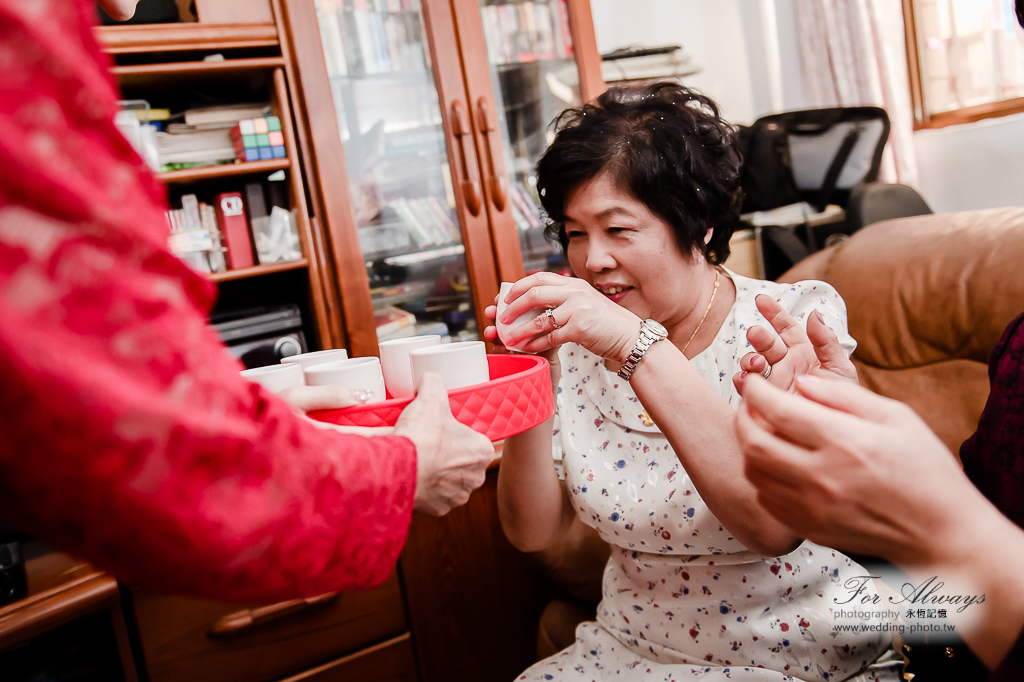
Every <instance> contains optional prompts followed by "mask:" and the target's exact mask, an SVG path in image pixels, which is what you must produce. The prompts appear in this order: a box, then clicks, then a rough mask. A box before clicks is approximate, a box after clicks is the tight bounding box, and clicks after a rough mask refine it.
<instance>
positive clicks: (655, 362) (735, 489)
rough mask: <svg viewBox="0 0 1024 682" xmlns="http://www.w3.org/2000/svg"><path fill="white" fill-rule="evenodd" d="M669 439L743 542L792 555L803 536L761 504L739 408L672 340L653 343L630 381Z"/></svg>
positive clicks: (707, 497)
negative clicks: (748, 466)
mask: <svg viewBox="0 0 1024 682" xmlns="http://www.w3.org/2000/svg"><path fill="white" fill-rule="evenodd" d="M630 384H631V385H632V387H633V390H634V391H635V392H636V394H637V397H638V398H640V402H641V403H642V404H643V406H644V408H645V409H646V410H647V413H648V414H649V415H650V416H651V418H652V419H653V420H654V421H655V423H656V424H657V425H658V428H659V429H661V431H662V433H664V434H665V436H666V437H667V438H668V441H669V443H671V445H672V448H673V449H674V450H675V452H676V455H677V456H678V457H679V460H680V462H681V463H682V465H683V468H684V469H685V470H686V473H687V475H689V477H690V480H692V481H693V484H694V486H695V487H696V488H697V492H698V493H699V494H700V496H701V498H702V499H703V500H704V502H705V503H706V504H707V505H708V508H709V509H710V510H711V512H712V513H713V514H714V515H715V516H716V517H717V518H718V520H719V521H721V522H722V525H724V526H725V527H726V528H727V529H729V531H730V532H731V533H732V534H733V535H734V536H735V537H736V539H737V540H739V541H740V542H741V543H743V545H745V546H746V547H748V548H749V549H751V550H752V551H754V552H758V553H761V554H764V555H767V556H779V555H782V554H788V553H789V552H791V551H793V550H794V549H795V548H796V547H797V546H799V544H800V538H798V537H797V536H796V535H794V534H793V533H792V531H790V530H789V529H787V528H786V526H784V525H783V524H782V523H780V522H779V521H777V520H776V519H774V518H773V517H772V516H771V515H769V514H768V513H767V512H766V511H764V509H763V508H762V507H761V506H760V505H759V504H758V503H757V491H756V489H755V488H754V487H753V485H751V483H750V482H749V481H748V480H747V478H746V477H745V476H744V474H743V455H742V452H741V451H740V446H739V442H738V440H737V439H736V434H735V429H734V428H733V420H734V419H735V411H734V410H733V409H732V407H730V406H729V405H728V404H727V403H726V402H725V401H724V400H722V398H721V397H720V396H719V395H718V394H716V393H715V391H714V390H713V389H712V388H711V387H710V386H708V384H707V382H706V381H704V379H703V378H702V377H701V376H700V374H699V373H698V372H697V371H696V370H695V369H694V368H693V366H692V365H691V364H690V362H689V361H688V360H687V359H686V357H685V356H684V355H683V354H682V353H681V352H680V351H679V349H678V348H676V347H675V346H674V345H672V344H671V343H670V342H667V341H663V342H661V343H656V344H654V345H653V346H651V348H650V350H648V351H647V353H646V355H645V357H644V359H643V361H642V362H641V363H640V364H639V366H637V368H636V371H635V372H634V373H633V377H632V379H631V381H630Z"/></svg>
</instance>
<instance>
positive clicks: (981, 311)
mask: <svg viewBox="0 0 1024 682" xmlns="http://www.w3.org/2000/svg"><path fill="white" fill-rule="evenodd" d="M779 279H780V281H784V282H796V281H799V280H805V279H820V280H823V281H825V282H828V283H830V284H832V285H833V286H834V287H835V288H836V289H837V290H838V291H839V293H840V295H842V297H843V298H844V299H845V300H846V305H847V308H848V313H849V321H850V333H851V334H852V335H853V337H854V338H855V339H857V341H858V347H857V350H856V352H855V353H854V355H853V360H854V362H855V363H856V365H857V369H858V371H859V372H860V380H861V383H862V384H864V385H865V386H867V387H869V388H871V389H872V390H873V391H875V392H877V393H880V394H882V395H885V396H889V397H891V398H895V399H897V400H901V401H903V402H906V403H907V404H909V405H910V406H912V407H913V408H914V409H915V410H917V412H918V413H919V414H920V415H921V416H922V417H923V418H924V420H925V421H926V422H928V424H929V426H931V427H932V429H934V430H935V432H936V433H937V434H938V435H939V436H940V437H941V438H942V440H943V441H944V442H945V443H946V445H948V446H949V448H950V449H951V450H952V451H953V452H954V453H957V452H958V451H959V447H960V443H961V442H963V441H964V440H965V439H966V438H967V437H968V436H969V435H970V434H971V433H973V432H974V429H975V426H976V425H977V422H978V417H979V416H980V414H981V411H982V408H983V407H984V405H985V399H986V398H987V396H988V388H989V387H988V375H987V363H988V356H989V353H990V352H991V350H992V348H993V347H994V346H995V344H996V342H997V341H998V340H999V337H1000V335H1001V334H1002V332H1003V329H1004V328H1005V327H1006V325H1007V324H1009V323H1010V321H1011V320H1012V319H1013V318H1014V317H1016V316H1017V315H1018V314H1020V313H1021V312H1022V311H1024V208H1007V209H994V210H985V211H971V212H966V213H954V214H940V215H927V216H918V217H914V218H901V219H898V220H889V221H885V222H881V223H876V224H874V225H871V226H869V227H866V228H864V229H862V230H860V231H859V232H857V233H856V234H855V235H854V236H853V237H851V238H850V239H848V240H846V241H844V242H842V243H841V244H838V245H836V246H834V247H832V248H829V249H826V250H824V251H820V252H818V253H816V254H814V255H812V256H811V257H809V258H807V259H806V260H804V261H802V262H800V263H799V264H797V265H796V266H795V267H793V268H792V269H791V270H789V271H788V272H786V273H785V274H784V275H782V277H780V278H779ZM607 557H608V548H607V546H606V545H604V543H603V541H602V540H600V538H598V537H597V535H596V533H594V532H593V531H592V530H590V529H589V528H586V527H585V526H583V524H582V523H577V524H576V527H574V533H573V534H572V537H571V538H569V539H567V540H566V541H565V542H564V543H562V544H560V545H558V546H556V547H552V548H550V549H548V550H546V551H545V552H542V553H539V554H538V555H536V558H537V560H538V561H539V562H540V563H541V564H542V565H543V566H544V567H545V569H546V571H547V573H548V575H549V576H550V577H551V579H552V581H553V582H554V583H555V584H556V585H558V586H559V587H560V588H561V596H560V597H558V598H556V599H554V600H552V602H551V603H550V604H549V605H548V607H547V609H546V610H545V611H544V614H543V616H542V617H541V621H540V627H539V635H538V647H537V653H538V656H540V657H543V656H548V655H551V654H553V653H555V652H556V651H559V650H561V649H563V648H565V647H567V646H569V645H570V644H572V642H573V638H574V635H573V633H574V630H575V627H576V625H577V624H578V623H580V622H582V621H584V620H589V619H592V618H593V617H594V610H595V606H596V604H597V601H598V600H599V599H600V583H601V575H602V573H603V568H604V563H605V561H606V560H607Z"/></svg>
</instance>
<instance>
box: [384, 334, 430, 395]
mask: <svg viewBox="0 0 1024 682" xmlns="http://www.w3.org/2000/svg"><path fill="white" fill-rule="evenodd" d="M439 345H441V337H440V336H438V335H437V334H428V335H425V336H410V337H409V338H406V339H394V340H393V341H382V342H381V343H379V344H377V347H378V348H379V349H380V364H381V368H382V369H383V370H384V384H385V385H386V386H387V388H388V392H390V393H391V396H392V397H393V398H411V397H413V396H414V395H416V383H415V382H413V380H412V361H411V360H410V359H409V353H411V352H412V351H414V350H416V349H418V348H427V347H430V346H439Z"/></svg>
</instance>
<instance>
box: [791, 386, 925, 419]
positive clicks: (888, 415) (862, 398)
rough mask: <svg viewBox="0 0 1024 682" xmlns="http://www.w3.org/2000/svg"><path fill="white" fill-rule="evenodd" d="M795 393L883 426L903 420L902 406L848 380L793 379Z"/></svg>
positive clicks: (904, 412) (904, 416) (905, 411)
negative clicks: (896, 420) (895, 420)
mask: <svg viewBox="0 0 1024 682" xmlns="http://www.w3.org/2000/svg"><path fill="white" fill-rule="evenodd" d="M796 390H797V392H798V393H799V394H800V395H802V396H803V397H805V398H807V399H808V400H812V401H814V404H816V405H822V406H824V407H826V408H831V409H833V410H838V411H839V412H841V413H846V414H851V415H853V416H855V417H860V418H862V419H867V420H868V421H872V422H875V423H877V424H884V423H888V422H889V421H892V420H893V419H900V418H906V416H907V411H909V412H910V413H913V410H910V408H907V407H906V406H905V405H904V404H903V403H901V402H899V401H896V400H891V399H889V398H883V397H882V396H880V395H877V394H875V393H872V392H871V391H869V390H868V389H866V388H864V387H863V386H860V385H858V384H854V383H852V382H849V381H838V380H835V381H829V380H827V379H820V378H818V377H814V376H799V377H797V378H796Z"/></svg>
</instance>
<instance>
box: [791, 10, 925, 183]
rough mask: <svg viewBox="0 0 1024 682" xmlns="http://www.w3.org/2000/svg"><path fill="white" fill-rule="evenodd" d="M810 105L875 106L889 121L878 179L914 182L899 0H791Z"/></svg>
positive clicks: (901, 12) (912, 128) (911, 133)
mask: <svg viewBox="0 0 1024 682" xmlns="http://www.w3.org/2000/svg"><path fill="white" fill-rule="evenodd" d="M794 8H795V10H796V17H797V30H798V32H799V36H800V41H799V46H800V62H801V66H802V69H803V81H804V95H805V97H806V98H807V101H808V106H810V107H833V106H858V105H865V104H870V105H876V106H880V107H883V108H884V109H885V110H886V112H887V113H888V114H889V119H890V120H891V122H892V134H891V136H890V138H889V144H888V145H887V147H886V152H885V156H884V157H883V159H882V169H881V173H880V179H882V180H884V181H886V182H900V183H902V184H905V185H911V186H916V185H917V161H916V159H915V157H914V140H913V133H914V118H913V110H912V108H911V103H910V85H909V82H908V75H907V52H906V39H905V33H904V26H903V3H902V2H901V0H795V2H794Z"/></svg>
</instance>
